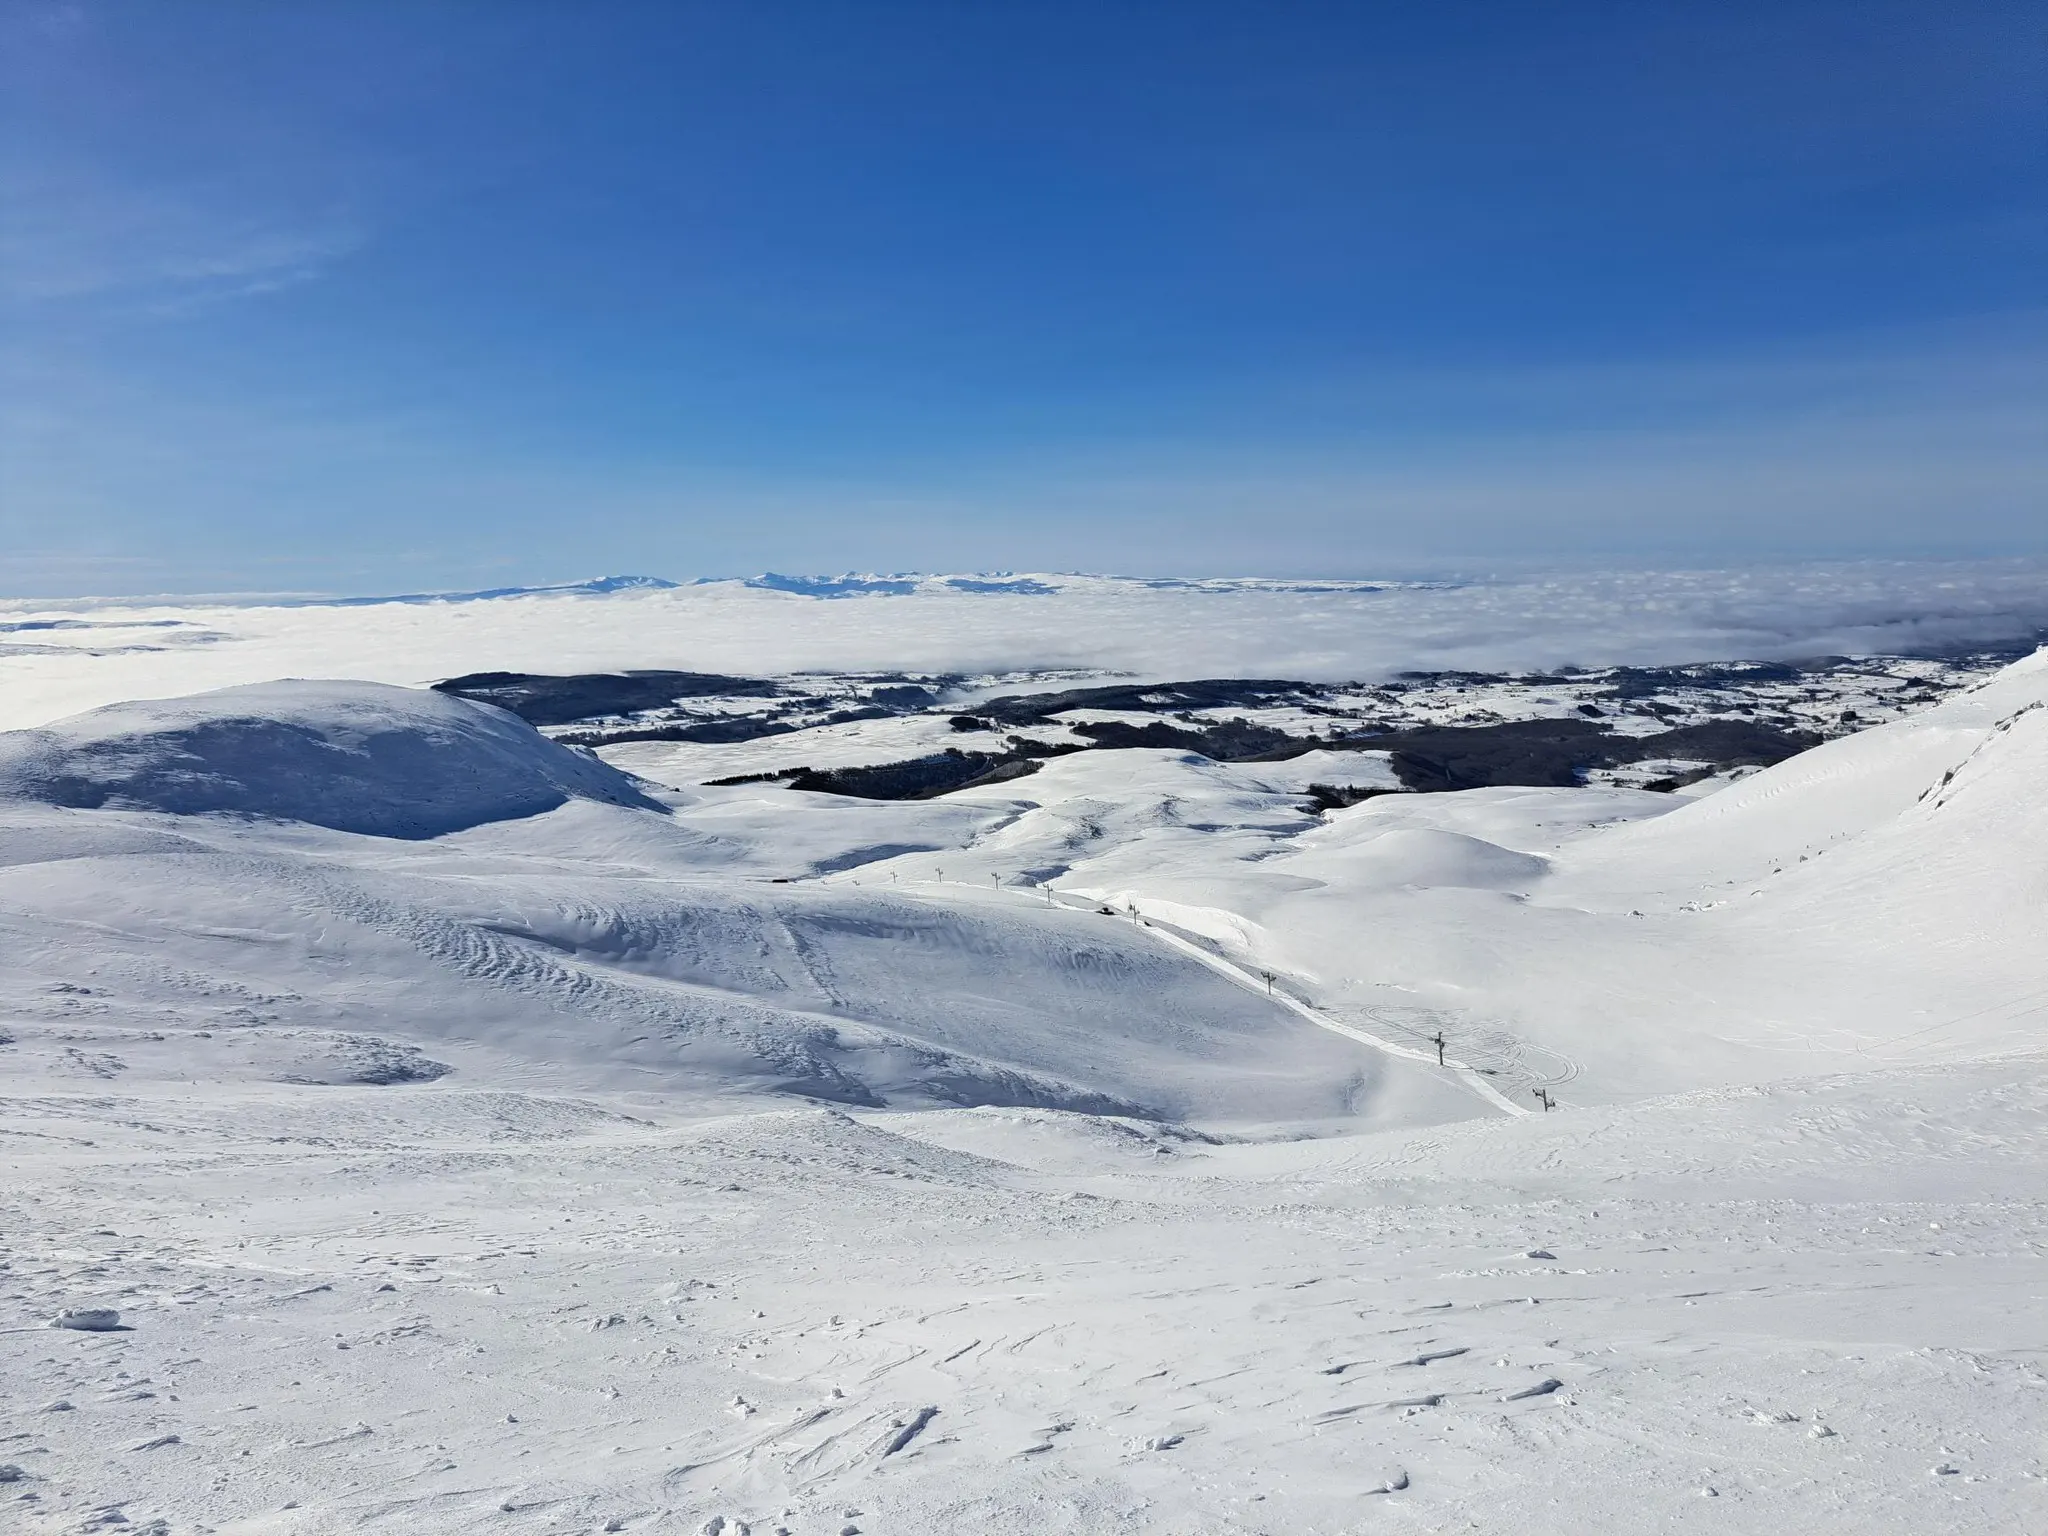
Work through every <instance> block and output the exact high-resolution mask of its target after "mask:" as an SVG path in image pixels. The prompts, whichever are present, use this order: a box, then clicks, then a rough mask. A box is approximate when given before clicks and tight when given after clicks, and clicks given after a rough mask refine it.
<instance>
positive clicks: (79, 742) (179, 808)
mask: <svg viewBox="0 0 2048 1536" xmlns="http://www.w3.org/2000/svg"><path fill="white" fill-rule="evenodd" d="M571 798H577V799H584V800H595V801H600V802H602V803H604V804H608V805H622V806H637V807H639V808H641V809H644V810H658V809H659V807H658V806H657V805H656V804H655V802H654V801H652V800H649V799H648V798H647V797H646V796H645V795H643V794H641V793H640V792H639V791H638V790H636V789H635V788H634V787H633V784H632V781H631V780H630V779H628V778H627V777H626V776H625V775H623V774H621V773H619V772H618V771H617V770H615V769H613V768H610V767H607V766H606V765H605V764H603V763H601V762H599V761H597V760H596V759H595V758H592V757H589V756H587V755H585V754H582V753H578V752H574V751H571V750H570V749H568V748H566V747H561V746H557V745H556V744H555V743H554V742H552V741H549V740H548V739H547V738H546V737H544V736H541V735H540V734H539V733H537V732H536V731H535V730H534V729H533V728H532V727H531V726H529V725H527V724H526V723H525V722H524V721H523V720H519V719H517V718H516V717H514V716H511V715H508V714H506V713H504V712H503V711H502V710H496V709H492V708H490V707H489V706H488V705H483V704H474V703H471V702H470V701H469V700H467V699H456V698H450V697H447V696H446V695H443V694H438V693H426V692H422V691H420V690H418V689H413V688H393V687H390V686H388V685H384V684H379V683H340V682H288V683H257V684H251V685H248V686H245V687H240V688H224V689H221V690H219V691H218V692H215V693H209V694H202V695H199V696H197V697H194V698H189V699H156V700H149V701H145V702H142V703H135V704H116V705H109V706H106V707H104V708H101V709H96V710H92V711H90V712H89V713H87V714H83V715H77V716H74V717H72V718H71V719H68V720H61V721H58V722H57V723H56V724H54V725H51V726H47V727H45V728H43V729H40V730H32V731H14V732H8V733H4V734H0V801H6V800H17V801H26V802H31V803H39V804H44V805H52V806H69V807H74V808H80V809H90V810H97V809H100V808H102V807H111V808H113V809H117V810H137V811H164V812H170V813H173V814H176V815H184V816H194V815H202V814H207V813H214V814H225V815H232V816H260V817H267V818H270V819H273V820H281V821H302V822H309V823H311V824H313V825H314V826H321V827H332V828H334V829H336V830H337V831H342V832H359V833H364V834H367V835H371V836H377V837H408V838H421V837H438V836H440V835H441V834H442V833H445V832H457V831H461V830H462V829H464V828H466V827H474V826H480V825H482V824H483V823H485V822H490V821H504V820H508V819H510V818H513V817H521V816H533V815H537V814H539V813H540V812H542V811H549V810H553V809H554V808H555V807H556V806H558V805H561V804H563V803H564V802H565V801H567V800H569V799H571Z"/></svg>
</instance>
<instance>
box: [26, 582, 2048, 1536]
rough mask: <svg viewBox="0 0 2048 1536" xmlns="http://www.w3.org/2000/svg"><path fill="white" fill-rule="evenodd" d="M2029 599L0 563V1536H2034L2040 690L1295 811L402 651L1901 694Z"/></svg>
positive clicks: (549, 665) (1222, 788)
mask: <svg viewBox="0 0 2048 1536" xmlns="http://www.w3.org/2000/svg"><path fill="white" fill-rule="evenodd" d="M2041 575H2042V573H2041V571H2040V569H2039V568H2038V567H2023V566H2019V565H2008V566H1998V567H1968V568H1962V567H1854V568H1849V567H1843V568H1834V569H1814V568H1808V569H1804V570H1782V571H1764V572H1756V573H1747V574H1743V573H1690V574H1685V573H1680V574H1667V575H1647V574H1636V575H1630V576H1622V575H1597V576H1596V575H1583V576H1575V577H1570V578H1562V577H1560V578H1549V579H1544V580H1535V579H1524V580H1520V581H1517V582H1507V583H1468V584H1407V585H1401V584H1375V583H1351V584H1343V583H1326V584H1320V585H1318V584H1303V583H1291V584H1290V583H1206V584H1180V585H1150V584H1145V583H1139V582H1132V581H1116V580H1109V579H1103V578H1059V577H1026V578H1016V577H1003V578H979V579H980V580H983V581H984V582H986V583H989V584H991V585H995V586H996V587H997V590H980V589H976V588H972V587H963V586H961V585H959V584H958V580H957V579H956V580H955V581H954V582H953V583H951V584H949V583H948V582H947V581H945V580H943V579H937V580H926V581H922V582H908V583H906V584H907V585H908V587H909V588H910V589H909V590H906V591H901V592H896V591H890V590H876V589H872V588H871V589H869V590H852V591H850V592H848V593H846V594H845V595H832V594H829V593H826V592H819V591H806V590H790V589H789V587H790V584H787V583H785V584H784V586H783V587H781V588H777V587H774V586H761V585H744V584H740V583H723V584H713V585H706V586H696V587H676V588H650V587H642V588H632V587H628V588H625V589H622V590H615V591H589V592H555V593H541V594H532V595H517V596H510V597H489V598H480V599H478V600H475V601H468V602H446V601H408V602H396V603H384V604H369V605H337V604H323V603H310V602H309V603H298V604H293V605H286V604H280V603H277V602H253V601H207V602H193V601H173V600H165V601H163V602H150V603H143V602H135V601H122V602H87V601H78V602H70V603H63V604H52V603H48V602H31V601H27V600H22V601H18V602H11V603H9V604H7V605H6V610H7V611H6V612H5V613H4V614H0V710H4V719H0V726H5V727H8V728H9V729H8V730H7V731H6V732H5V733H4V734H0V1037H4V1039H5V1044H0V1086H4V1101H0V1137H4V1142H0V1146H4V1149H5V1153H6V1157H7V1159H8V1169H9V1176H8V1178H7V1180H6V1181H5V1185H4V1189H0V1210H4V1213H5V1216H4V1222H0V1245H4V1258H5V1262H6V1269H5V1271H4V1274H0V1279H4V1281H5V1284H4V1286H0V1297H4V1307H0V1327H4V1328H8V1329H12V1330H16V1331H13V1332H11V1333H8V1334H6V1335H5V1336H4V1343H5V1344H6V1345H7V1346H8V1347H7V1349H6V1350H5V1351H4V1353H0V1361H4V1365H0V1408H4V1413H5V1418H4V1422H0V1437H4V1438H0V1479H4V1481H0V1526H5V1527H7V1528H20V1529H23V1530H26V1531H38V1532H40V1531H49V1532H57V1531H64V1532H70V1531H80V1530H127V1531H147V1530H160V1531H164V1532H172V1531H178V1532H182V1531H196V1530H212V1531H219V1532H246V1533H256V1532H263V1533H306V1536H310V1533H326V1532H340V1531H358V1530H369V1531H391V1532H401V1531H402V1532H415V1531H451V1532H453V1531H503V1532H507V1533H515V1532H534V1533H540V1532H564V1533H566V1532H572V1531H601V1530H619V1531H655V1532H692V1533H695V1532H706V1531H709V1532H716V1533H720V1536H735V1533H741V1532H745V1533H747V1536H768V1533H773V1532H777V1531H787V1532H790V1533H798V1536H812V1533H819V1532H830V1533H845V1532H848V1531H857V1532H874V1533H890V1532H906V1533H924V1532H954V1531H960V1530H986V1531H991V1532H1016V1533H1026V1532H1030V1533H1037V1532H1075V1533H1081V1532H1128V1533H1133V1536H1136V1533H1161V1536H1165V1533H1175V1536H1180V1533H1193V1532H1218V1533H1226V1532H1227V1533H1243V1536H1254V1533H1258V1536H1264V1533H1274V1536H1279V1533H1332V1536H1334V1533H1340V1532H1343V1533H1349V1532H1368V1531H1378V1530H1383V1529H1384V1530H1389V1531H1393V1530H1423V1531H1432V1530H1445V1531H1449V1530H1474V1529H1476V1530H1482V1531H1503V1532H1505V1531H1515V1532H1539V1533H1540V1532H1556V1533H1567V1532H1574V1533H1575V1532H1613V1533H1633V1532H1648V1531H1656V1532H1693V1531H1716V1532H1751V1531H1764V1530H1784V1531H1815V1532H1842V1533H1850V1532H1896V1533H1908V1532H1912V1533H1919V1532H1929V1531H1970V1532H1975V1531H1983V1532H2021V1531H2030V1530H2034V1529H2038V1528H2042V1527H2043V1523H2044V1518H2048V1459H2044V1435H2048V1204H2044V1202H2048V1146H2044V1127H2048V1119H2044V1111H2048V1071H2044V1061H2043V1055H2042V1052H2043V1049H2044V1043H2048V800H2044V797H2043V795H2042V793H2041V790H2042V786H2043V785H2044V784H2048V707H2044V706H2048V652H2042V653H2038V654H2036V655H2033V656H2031V657H2028V658H2025V659H2022V660H2019V661H2017V662H2015V663H2014V664H2012V665H2010V666H2008V667H2005V668H2004V669H2002V670H1998V671H1987V672H1985V673H1984V674H1983V676H1982V677H1981V679H1977V680H1972V681H1969V682H1968V683H1967V684H1966V685H1959V686H1957V687H1956V688H1955V689H1954V690H1953V691H1951V692H1949V693H1948V694H1947V695H1946V696H1945V697H1943V698H1941V699H1940V700H1939V701H1938V702H1928V703H1924V704H1918V705H1915V706H1913V707H1911V708H1900V709H1898V710H1895V711H1894V712H1893V715H1894V716H1895V718H1893V717H1889V716H1888V717H1887V719H1888V723H1885V724H1881V725H1878V726H1876V727H1875V728H1872V729H1866V730H1852V731H1849V732H1848V733H1847V734H1841V735H1839V736H1838V737H1837V739H1833V740H1829V741H1827V742H1825V743H1824V744H1823V745H1820V746H1817V747H1814V748H1813V749H1812V750H1810V751H1806V752H1802V753H1800V754H1798V755H1796V756H1793V757H1790V758H1787V759H1786V760H1784V761H1782V762H1779V763H1777V764H1776V765H1775V766H1772V767H1767V768H1763V769H1761V770H1760V771H1756V772H1752V773H1748V774H1746V775H1744V776H1740V777H1736V778H1734V779H1732V781H1724V780H1722V779H1710V780H1705V781H1702V782H1701V783H1699V784H1697V785H1693V786H1690V787H1688V789H1687V790H1685V791H1684V792H1679V793H1671V792H1653V791H1650V790H1646V789H1640V788H1630V787H1624V786H1620V785H1617V784H1608V783H1589V784H1582V785H1579V786H1576V787H1524V786H1497V787H1491V788H1484V789H1472V790H1464V791H1460V792H1456V793H1446V794H1423V793H1385V794H1380V795H1377V796H1376V797H1374V798H1370V799H1367V800H1365V801H1364V802H1363V803H1361V804H1356V805H1351V806H1344V807H1337V808H1332V809H1326V810H1324V811H1323V812H1322V813H1320V814H1318V813H1317V809H1316V807H1315V806H1313V805H1310V804H1307V803H1306V802H1305V801H1304V799H1303V792H1304V790H1305V788H1306V786H1307V784H1309V783H1310V782H1320V783H1330V782H1335V781H1343V782H1349V783H1355V784H1357V785H1360V786H1364V787H1370V788H1379V789H1392V788H1395V787H1396V786H1395V785H1393V783H1392V782H1391V780H1390V779H1389V777H1388V775H1387V772H1386V769H1385V765H1384V762H1383V761H1381V760H1379V759H1374V758H1372V757H1371V756H1370V755H1369V754H1366V753H1361V752H1353V753H1341V752H1335V751H1331V752H1323V753H1318V754H1314V755H1312V756H1311V757H1298V758H1294V759H1289V760H1280V761H1235V762H1216V761H1211V760H1209V759H1208V758H1206V757H1202V756H1199V755H1196V754H1194V753H1191V752H1184V751H1174V750H1163V749H1150V748H1131V749H1117V750H1090V751H1080V752H1075V753H1073V754H1072V755H1066V756H1059V757H1054V758H1051V759H1049V760H1047V761H1046V762H1044V764H1043V765H1042V766H1041V767H1039V768H1038V769H1037V771H1036V772H1034V773H1032V774H1031V775H1030V776H1029V777H1025V778H1019V779H1017V780H1015V781H1013V782H1008V783H991V784H983V785H979V786H976V787H970V788H967V789H962V790H959V791H956V792H954V793H949V794H942V795H938V796H936V797H933V798H927V799H906V800H890V801H883V800H863V799H858V798H854V797H851V796H845V795H833V794H813V793H805V792H801V791H797V790H792V789H790V788H788V787H786V786H785V785H784V784H781V783H776V782H768V783H754V784H732V785H724V786H712V785H707V784H705V783H704V782H703V780H704V779H705V778H707V777H711V776H714V775H712V774H711V773H710V772H708V771H706V770H708V769H710V768H712V767H714V766H716V767H718V768H721V769H723V770H728V771H743V770H744V769H745V767H746V766H747V763H746V760H745V759H744V758H743V757H741V756H738V755H736V753H735V752H734V751H728V750H727V749H725V748H718V749H716V751H717V752H718V753H724V754H725V755H724V756H722V757H715V758H714V755H710V749H706V751H705V752H701V753H700V752H697V749H694V748H692V749H691V750H690V751H683V750H681V749H677V748H672V747H669V746H668V745H667V744H659V743H653V744H649V743H643V744H625V745H619V746H605V747H601V748H599V749H598V751H597V752H596V753H595V754H593V753H590V752H585V751H579V750H574V749H572V748H570V747H567V746H564V745H561V744H559V743H557V742H554V741H551V740H549V739H547V738H546V737H545V736H543V735H541V734H539V733H538V732H536V731H534V730H533V729H532V728H531V727H529V726H527V725H526V724H525V723H523V722H522V721H520V720H519V719H517V718H515V717H514V716H512V715H509V714H505V713H503V712H501V711H498V710H496V709H493V708H490V707H489V706H486V705H484V704H480V703H476V702H472V701H471V700H469V699H465V698H459V697H453V696H449V695H446V694H442V693H436V692H433V691H430V690H427V689H425V688H423V687H421V686H420V685H422V684H426V683H429V682H432V681H435V680H437V679H441V678H446V677H449V676H452V675H455V674H459V673H466V672H475V671H485V670H491V669H502V670H516V671H533V672H550V673H567V672H577V671H589V670H600V669H616V668H624V667H641V668H690V669H696V670H704V671H725V672H732V673H741V674H786V673H791V672H796V671H800V670H804V669H817V670H825V671H834V672H853V671H856V670H867V671H875V672H882V671H891V670H894V671H919V672H922V673H928V674H936V673H947V674H953V675H956V676H959V677H962V678H973V677H977V676H982V675H995V674H1011V673H1026V672H1037V673H1041V674H1051V673H1056V672H1062V671H1065V672H1071V673H1075V674H1080V675H1086V676H1089V677H1097V676H1109V675H1131V676H1138V677H1148V678H1197V677H1269V678H1303V679H1312V680H1318V681H1336V680H1374V679H1379V678H1385V677H1389V676H1392V675H1393V674H1394V673H1396V672H1399V671H1401V670H1403V669H1407V668H1429V669H1451V668H1466V669H1473V670H1503V669H1511V668H1539V667H1558V666H1565V665H1579V666H1600V665H1606V664H1613V663H1629V664H1636V665H1645V664H1652V663H1675V662H1698V661H1713V660H1729V659H1765V660H1768V659H1782V658H1790V657H1802V656H1815V655H1822V654H1830V653H1840V654H1861V653H1882V654H1887V655H1890V654H1901V653H1907V652H1912V651H1916V650H1939V649H1942V648H1944V647H1947V648H1954V647H1958V646H1967V645H1977V644H1984V645H1989V644H1993V643H2005V644H2012V643H2013V642H2014V641H2015V640H2016V639H2018V638H2020V637H2024V636H2025V635H2027V634H2030V633H2032V632H2034V631H2036V630H2038V629H2039V628H2040V627H2041V626H2042V625H2043V624H2044V623H2048V599H2044V597H2043V595H2042V593H2043V587H2042V582H2041ZM1005 582H1007V583H1009V584H1010V585H1009V588H1008V589H1007V590H1004V589H1002V587H1001V584H1002V583H1005ZM1020 584H1021V585H1020ZM799 585H800V584H799ZM1032 587H1040V588H1043V589H1044V590H1030V588H1032ZM1368 589H1370V590H1368ZM291 678H299V679H305V678H313V679H328V680H335V679H346V680H348V681H326V682H318V683H304V682H298V683H293V682H279V681H276V680H278V679H291ZM1046 686H1056V684H1051V683H1048V684H1047V685H1046ZM212 689H226V690H228V691H226V692H219V693H211V694H209V693H206V692H205V691H206V690H212ZM192 695H199V696H198V697H191V696H192ZM136 700H140V701H157V702H139V703H138V702H124V701H136ZM103 706H118V707H114V708H103ZM822 729H824V730H829V731H837V732H839V735H838V737H832V738H828V737H823V736H820V737H818V738H816V739H814V740H811V739H807V740H806V741H805V742H804V745H805V748H806V751H807V752H808V753H809V755H811V756H815V755H816V754H817V753H822V752H824V751H826V750H827V748H828V747H830V746H832V744H833V743H835V742H837V743H839V744H840V746H839V747H838V748H835V749H836V750H849V749H850V750H853V751H856V752H858V751H861V750H866V748H864V747H863V746H862V745H861V740H862V733H863V732H865V734H866V735H867V736H869V737H875V738H877V739H874V740H869V741H868V742H867V747H871V748H872V749H873V750H874V752H875V753H876V754H877V755H876V756H874V757H872V758H869V759H867V760H869V761H880V760H883V758H884V757H886V756H888V755H890V754H893V753H896V752H898V751H901V750H912V749H917V748H918V747H920V745H928V744H929V743H928V742H927V741H926V738H925V737H923V736H920V735H918V734H917V729H921V727H917V728H913V725H906V724H905V723H904V722H902V721H898V720H875V721H870V722H866V723H865V725H864V726H863V727H862V731H860V732H856V731H855V730H853V728H852V727H842V726H831V727H824V728H822ZM890 731H895V732H897V733H898V734H899V735H902V736H903V738H904V740H903V741H902V742H901V743H899V742H897V741H895V740H894V739H893V738H891V739H888V740H881V739H879V738H880V737H881V736H886V734H887V733H888V732H890ZM777 740H778V741H783V742H785V743H786V742H787V740H788V738H777ZM756 745H757V744H754V743H749V744H747V746H748V748H749V749H750V750H751V749H753V748H754V747H755V746H756ZM763 750H765V749H763ZM777 750H778V751H790V750H794V749H793V748H788V747H787V746H784V747H778V749H777ZM693 753H695V754H696V755H692V754H693ZM1346 773H1349V774H1350V775H1351V777H1350V779H1349V780H1345V779H1344V775H1345V774H1346ZM1439 1041H1441V1048H1440V1047H1439ZM1546 1099H1547V1100H1548V1101H1549V1102H1551V1103H1553V1104H1555V1105H1556V1106H1557V1107H1556V1108H1555V1110H1552V1111H1546V1110H1545V1109H1544V1108H1543V1104H1544V1101H1545V1100H1546ZM86 1308H98V1309H110V1310H115V1311H118V1313H119V1314H120V1326H119V1327H118V1328H117V1329H114V1330H111V1331H107V1330H95V1329H90V1328H86V1329H80V1328H51V1327H49V1326H47V1325H48V1324H49V1323H50V1322H51V1320H53V1319H55V1318H57V1317H58V1316H59V1314H60V1313H61V1312H63V1311H64V1310H65V1309H86Z"/></svg>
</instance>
